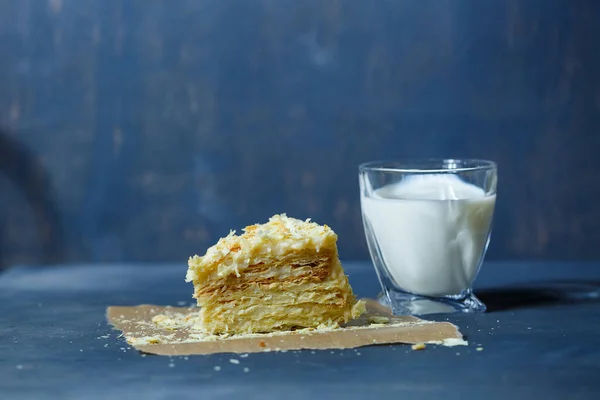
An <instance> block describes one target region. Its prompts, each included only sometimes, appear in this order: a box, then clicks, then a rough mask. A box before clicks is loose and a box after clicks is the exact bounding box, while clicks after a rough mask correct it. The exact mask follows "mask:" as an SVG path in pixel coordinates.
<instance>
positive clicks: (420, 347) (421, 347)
mask: <svg viewBox="0 0 600 400" xmlns="http://www.w3.org/2000/svg"><path fill="white" fill-rule="evenodd" d="M410 348H411V349H413V350H415V351H417V350H425V349H426V348H427V346H425V343H417V344H413V345H412V346H410Z"/></svg>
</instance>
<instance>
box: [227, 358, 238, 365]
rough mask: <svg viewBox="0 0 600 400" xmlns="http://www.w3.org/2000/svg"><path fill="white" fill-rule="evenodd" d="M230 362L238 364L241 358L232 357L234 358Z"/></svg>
mask: <svg viewBox="0 0 600 400" xmlns="http://www.w3.org/2000/svg"><path fill="white" fill-rule="evenodd" d="M229 362H230V363H232V364H236V365H237V364H239V363H240V360H236V359H235V358H232V359H230V360H229Z"/></svg>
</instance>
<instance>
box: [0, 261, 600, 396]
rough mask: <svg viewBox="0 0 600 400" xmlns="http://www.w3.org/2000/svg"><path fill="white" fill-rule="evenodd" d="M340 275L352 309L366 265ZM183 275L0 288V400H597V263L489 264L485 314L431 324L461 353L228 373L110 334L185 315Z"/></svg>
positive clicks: (57, 273) (213, 361) (372, 282)
mask: <svg viewBox="0 0 600 400" xmlns="http://www.w3.org/2000/svg"><path fill="white" fill-rule="evenodd" d="M344 265H345V268H346V271H347V272H348V274H349V276H350V280H351V283H352V285H353V287H354V289H355V291H356V292H357V293H358V294H359V295H360V296H370V297H373V296H375V295H376V294H377V293H378V291H379V286H378V283H377V280H376V277H375V274H374V272H373V270H372V267H371V265H370V263H366V262H347V263H345V264H344ZM185 269H186V266H185V263H184V264H171V265H153V264H106V265H104V264H101V265H68V266H67V265H65V266H54V267H22V268H16V269H13V270H10V271H8V272H6V273H4V274H3V275H0V398H3V399H4V398H7V399H8V398H10V399H40V398H61V399H71V398H78V399H107V398H136V397H139V398H143V399H172V398H177V399H188V398H189V399H192V398H194V399H229V398H245V399H250V398H260V399H271V398H273V399H281V398H285V399H286V400H289V399H301V398H309V397H312V398H346V399H355V398H356V399H362V398H371V397H373V398H374V397H377V398H396V397H398V398H403V399H412V398H417V399H438V398H442V397H443V398H444V399H466V398H475V399H484V398H485V399H486V400H491V399H508V398H510V399H511V400H512V399H521V398H522V399H525V398H527V399H529V398H545V399H598V398H600V303H599V301H600V299H599V294H600V291H599V290H598V288H599V287H600V263H527V262H504V263H497V262H488V263H486V264H485V265H484V267H483V270H482V272H481V274H480V277H479V279H478V282H477V288H478V294H479V296H480V297H481V298H482V299H483V300H484V302H486V304H487V305H488V307H489V312H488V313H486V314H483V315H478V316H468V315H461V316H452V317H450V318H446V317H437V318H436V319H441V320H445V319H449V320H450V321H452V322H454V323H456V324H457V325H459V327H460V329H461V331H462V332H463V333H464V334H465V335H466V336H467V339H468V340H469V342H470V345H469V346H468V347H453V348H446V347H435V346H429V347H428V348H427V349H426V350H425V351H411V349H410V347H409V346H405V345H384V346H371V347H365V348H361V349H354V350H343V351H341V350H334V351H328V350H327V351H316V352H311V351H301V352H287V353H264V354H251V355H249V357H247V358H239V357H238V359H239V360H240V363H239V364H237V365H236V364H232V363H230V361H229V360H230V359H232V358H236V357H235V356H234V355H232V354H219V355H210V356H193V357H185V358H184V357H173V358H169V357H159V356H142V355H141V354H140V353H138V352H136V351H135V350H133V349H131V348H129V346H128V345H127V344H126V343H125V342H124V341H123V340H122V339H121V338H118V337H117V333H116V332H115V331H113V330H112V329H111V327H110V326H108V325H107V323H106V321H105V309H106V307H107V306H108V305H135V304H140V303H151V304H171V305H175V304H177V303H178V302H190V300H191V298H190V296H191V291H192V288H191V285H189V284H186V283H184V282H183V276H184V274H185ZM478 347H479V348H483V350H479V351H478V350H477V348H478ZM216 366H218V367H220V370H219V371H216V370H215V367H216ZM400 396H402V397H400Z"/></svg>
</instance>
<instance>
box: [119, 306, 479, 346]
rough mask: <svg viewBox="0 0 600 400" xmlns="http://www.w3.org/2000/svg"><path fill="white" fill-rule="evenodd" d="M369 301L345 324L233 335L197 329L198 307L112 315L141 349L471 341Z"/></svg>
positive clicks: (444, 325)
mask: <svg viewBox="0 0 600 400" xmlns="http://www.w3.org/2000/svg"><path fill="white" fill-rule="evenodd" d="M366 303H367V313H366V314H365V315H364V316H362V317H361V318H359V319H357V320H355V321H352V322H351V323H350V324H348V325H346V326H344V327H341V328H336V329H332V330H307V329H303V330H298V331H287V332H276V333H269V334H254V335H240V336H229V337H222V336H221V337H216V336H206V335H203V334H202V333H200V332H199V330H197V329H194V326H193V320H194V317H195V316H196V315H197V314H198V308H197V307H169V306H167V307H165V306H153V305H139V306H135V307H118V306H112V307H108V309H107V319H108V321H109V322H110V323H111V324H112V325H113V326H114V327H115V328H116V329H118V330H120V331H122V333H123V335H124V336H125V339H126V340H127V342H128V343H129V344H131V345H132V346H133V347H134V348H135V349H136V350H139V351H141V352H144V353H150V354H157V355H166V356H184V355H192V354H213V353H256V352H268V351H286V350H302V349H351V348H356V347H361V346H368V345H375V344H389V343H407V344H416V343H435V344H446V345H457V344H467V343H466V342H464V341H463V340H462V335H461V334H460V332H459V331H458V328H457V327H456V326H455V325H453V324H451V323H449V322H433V321H425V320H422V319H419V318H416V317H411V316H401V317H393V316H391V315H390V314H389V311H388V310H387V309H386V308H384V307H383V306H381V305H380V304H379V303H377V302H376V301H374V300H368V299H367V300H366ZM186 318H187V319H188V321H187V322H186ZM153 319H154V321H153ZM157 321H158V322H157Z"/></svg>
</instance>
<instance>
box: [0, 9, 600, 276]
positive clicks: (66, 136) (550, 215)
mask: <svg viewBox="0 0 600 400" xmlns="http://www.w3.org/2000/svg"><path fill="white" fill-rule="evenodd" d="M598 15H600V2H596V1H594V0H587V1H586V0H579V1H573V0H562V1H560V0H537V1H536V0H522V1H517V0H511V1H494V2H492V1H489V2H482V1H477V0H472V1H460V0H429V1H427V0H421V1H417V0H403V1H391V0H371V1H362V0H345V1H344V0H338V1H332V0H331V1H330V0H304V1H295V0H237V1H236V0H176V1H175V0H173V1H166V0H164V1H158V0H130V1H128V0H19V1H13V0H0V125H1V126H3V127H4V128H5V131H6V132H5V133H4V136H5V139H4V141H3V142H4V143H5V145H4V150H6V149H8V148H9V146H8V144H7V143H11V145H10V146H11V147H10V148H11V149H13V150H14V149H20V152H19V153H18V154H19V155H18V156H16V155H15V154H16V153H15V151H16V150H14V151H12V153H11V154H12V155H11V156H10V157H9V156H6V157H3V162H2V163H1V164H0V165H1V166H2V172H0V264H2V263H3V264H4V265H12V264H15V263H24V262H44V261H53V260H60V259H66V260H72V261H74V260H83V261H85V260H92V261H94V260H141V261H146V260H156V261H162V260H183V261H185V259H186V258H187V256H188V255H190V254H193V253H196V252H202V251H203V250H204V249H205V248H206V247H207V246H208V245H210V244H212V242H213V241H215V240H216V239H217V238H218V237H220V236H222V235H224V234H226V233H227V232H228V230H229V228H240V227H242V226H244V225H246V224H248V223H253V222H260V221H264V220H265V219H266V218H267V217H268V216H270V215H271V214H274V213H277V212H287V213H288V214H289V215H292V216H297V217H300V218H306V217H312V218H313V219H314V220H316V221H318V222H321V223H328V224H330V225H331V226H333V227H334V228H335V229H336V231H337V232H338V233H339V235H340V251H341V253H342V256H343V257H345V258H365V257H367V252H366V246H365V244H364V237H363V232H362V225H361V218H360V209H359V199H358V187H357V176H356V172H357V171H356V167H357V164H358V163H359V162H362V161H367V160H371V159H379V158H394V157H402V156H411V157H419V156H446V157H478V158H491V159H494V160H496V161H498V162H499V164H500V168H501V170H500V182H499V191H500V197H499V203H498V208H497V223H496V228H495V235H494V237H493V241H492V245H491V247H490V252H489V256H490V257H491V258H524V257H537V258H573V259H578V258H598V257H599V256H600V246H599V244H600V231H599V230H598V228H597V226H598V224H599V223H600V205H599V204H598V200H597V199H598V198H600V193H599V192H600V185H599V182H598V173H597V172H596V169H597V167H596V160H597V157H598V150H599V149H600V146H599V145H600V134H599V133H598V129H599V128H600V72H599V71H600V24H598V23H597V20H598ZM5 153H7V152H6V151H5ZM9 160H10V161H9ZM32 162H33V164H34V165H37V166H36V167H31V163H32ZM24 165H28V166H29V167H24ZM44 182H46V183H47V184H46V183H44Z"/></svg>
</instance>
